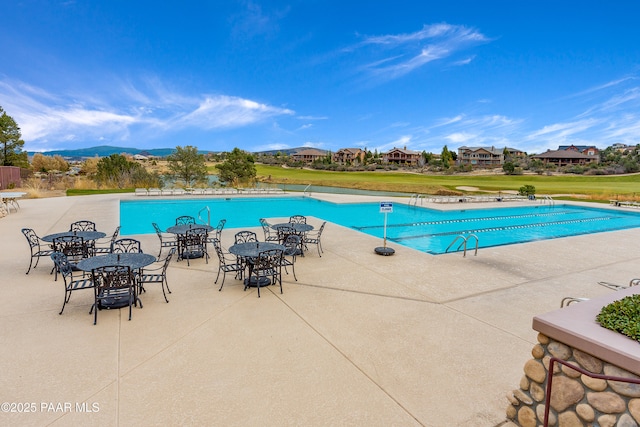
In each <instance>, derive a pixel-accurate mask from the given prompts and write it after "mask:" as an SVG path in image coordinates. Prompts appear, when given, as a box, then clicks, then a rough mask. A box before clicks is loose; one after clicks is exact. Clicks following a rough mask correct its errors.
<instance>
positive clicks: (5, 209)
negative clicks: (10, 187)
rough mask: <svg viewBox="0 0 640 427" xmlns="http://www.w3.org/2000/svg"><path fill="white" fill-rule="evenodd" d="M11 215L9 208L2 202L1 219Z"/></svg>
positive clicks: (0, 206) (0, 203)
mask: <svg viewBox="0 0 640 427" xmlns="http://www.w3.org/2000/svg"><path fill="white" fill-rule="evenodd" d="M8 214H9V211H8V210H7V206H6V205H5V204H4V203H2V202H1V201H0V218H3V217H5V216H7V215H8Z"/></svg>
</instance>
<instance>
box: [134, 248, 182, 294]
mask: <svg viewBox="0 0 640 427" xmlns="http://www.w3.org/2000/svg"><path fill="white" fill-rule="evenodd" d="M176 250H177V249H176V248H171V250H170V251H169V254H168V255H167V256H166V257H165V259H164V260H163V261H162V262H161V263H160V265H158V266H156V267H150V268H143V269H142V270H141V271H140V279H139V281H138V283H139V285H140V291H141V292H146V290H145V288H144V284H145V283H160V285H161V286H162V295H164V300H165V301H166V302H169V300H168V299H167V294H166V292H165V287H166V288H167V292H169V293H171V289H169V282H168V281H167V268H168V267H169V263H171V258H172V257H173V255H174V254H175V253H176Z"/></svg>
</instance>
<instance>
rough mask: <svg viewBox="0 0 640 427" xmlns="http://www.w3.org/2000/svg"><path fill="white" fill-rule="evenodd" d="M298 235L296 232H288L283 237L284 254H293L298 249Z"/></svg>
mask: <svg viewBox="0 0 640 427" xmlns="http://www.w3.org/2000/svg"><path fill="white" fill-rule="evenodd" d="M301 240H302V239H300V236H298V235H297V234H289V235H288V236H287V237H286V238H285V239H284V242H283V243H282V245H283V246H284V248H285V249H284V252H283V254H284V255H287V256H292V255H293V256H295V255H296V254H297V253H298V250H299V249H300V241H301Z"/></svg>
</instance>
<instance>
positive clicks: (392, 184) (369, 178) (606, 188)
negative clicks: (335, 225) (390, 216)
mask: <svg viewBox="0 0 640 427" xmlns="http://www.w3.org/2000/svg"><path fill="white" fill-rule="evenodd" d="M256 169H257V171H258V179H259V180H260V181H266V182H272V183H284V184H312V185H322V186H329V187H346V188H356V189H362V190H378V191H401V192H407V193H420V194H439V193H440V194H442V193H443V192H446V191H460V190H456V189H457V187H477V188H478V189H479V190H485V191H505V190H516V191H517V190H518V189H520V187H522V186H523V185H527V184H529V185H533V186H534V187H535V188H536V193H537V194H567V195H570V196H577V197H579V196H587V197H588V198H590V199H592V200H607V201H608V200H609V199H611V198H616V197H620V198H621V199H632V198H635V197H636V193H637V195H638V196H640V174H634V175H606V176H599V175H590V176H585V175H552V176H547V175H494V174H492V175H471V174H461V175H422V174H416V173H407V172H327V171H316V170H307V169H288V168H281V167H278V166H265V165H256Z"/></svg>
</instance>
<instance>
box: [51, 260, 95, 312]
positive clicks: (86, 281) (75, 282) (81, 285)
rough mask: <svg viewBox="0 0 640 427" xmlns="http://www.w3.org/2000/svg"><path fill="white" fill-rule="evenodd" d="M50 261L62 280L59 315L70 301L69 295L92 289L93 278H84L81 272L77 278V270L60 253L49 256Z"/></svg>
mask: <svg viewBox="0 0 640 427" xmlns="http://www.w3.org/2000/svg"><path fill="white" fill-rule="evenodd" d="M51 259H52V260H53V263H54V264H55V268H56V271H58V272H60V275H61V276H62V279H63V280H64V302H63V303H62V309H61V310H60V313H58V314H62V312H63V311H64V307H65V305H66V304H67V303H68V302H69V299H71V293H72V292H75V291H79V290H82V289H93V278H92V277H91V276H86V275H85V274H84V272H82V275H81V276H78V275H77V274H76V272H77V271H78V270H76V269H74V267H73V266H72V265H71V263H70V262H69V260H68V258H67V256H66V255H65V254H63V253H62V252H54V253H52V254H51Z"/></svg>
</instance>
